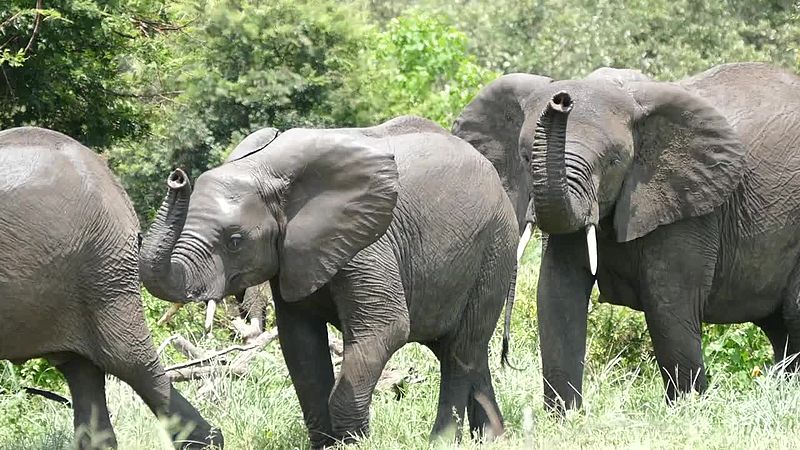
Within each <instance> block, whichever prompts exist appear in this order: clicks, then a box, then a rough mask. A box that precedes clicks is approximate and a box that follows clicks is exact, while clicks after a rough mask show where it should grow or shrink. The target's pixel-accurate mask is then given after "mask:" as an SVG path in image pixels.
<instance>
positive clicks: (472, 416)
mask: <svg viewBox="0 0 800 450" xmlns="http://www.w3.org/2000/svg"><path fill="white" fill-rule="evenodd" d="M467 417H468V418H469V428H470V432H471V434H472V438H473V439H475V440H476V441H481V440H483V439H486V440H491V439H492V438H494V437H498V436H500V435H502V434H503V432H504V429H505V427H504V425H503V416H502V414H501V413H500V407H499V406H498V405H497V400H496V398H495V394H494V387H492V376H491V374H490V373H489V367H488V366H487V367H486V369H485V370H484V371H483V373H482V374H481V376H480V379H479V380H478V381H477V382H476V383H475V384H473V386H472V392H471V394H470V396H469V399H468V400H467ZM487 431H488V432H489V433H490V434H487Z"/></svg>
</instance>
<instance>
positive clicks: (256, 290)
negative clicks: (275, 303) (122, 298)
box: [158, 127, 279, 340]
mask: <svg viewBox="0 0 800 450" xmlns="http://www.w3.org/2000/svg"><path fill="white" fill-rule="evenodd" d="M278 133H279V131H278V130H277V129H275V128H271V127H268V128H261V129H259V130H257V131H255V132H253V133H250V134H249V135H247V136H246V137H245V139H244V140H243V141H242V142H240V143H239V144H238V145H237V146H236V147H235V148H234V149H233V150H232V151H231V153H230V154H229V155H228V157H227V158H226V159H225V161H224V162H223V163H226V162H230V161H236V160H237V159H241V158H244V157H245V156H247V155H249V154H251V153H253V152H257V151H259V150H262V149H263V148H264V147H266V146H267V145H269V144H270V143H271V142H272V141H274V140H275V138H276V137H278ZM233 297H234V298H235V299H236V303H237V307H238V309H239V317H240V318H241V319H243V320H244V321H245V322H246V325H245V326H244V327H243V329H242V330H241V331H242V337H243V338H244V339H245V340H251V339H254V338H255V337H257V336H258V335H259V334H261V333H262V332H263V331H264V320H265V319H266V314H267V304H268V302H269V299H270V293H269V288H268V286H267V283H262V284H261V285H258V286H253V287H249V288H247V289H245V290H242V291H240V292H236V293H234V294H233ZM183 305H184V304H183V303H174V304H173V305H172V306H171V307H170V308H169V309H168V310H167V311H166V312H165V313H164V315H163V316H161V318H160V319H159V320H158V325H163V324H165V323H167V322H169V321H170V320H171V319H172V317H173V316H174V315H175V313H177V312H178V311H179V310H180V309H181V308H182V307H183ZM216 310H217V305H216V301H214V300H212V301H210V302H209V304H208V307H207V310H206V320H205V329H206V331H210V329H211V326H212V324H213V320H214V314H215V313H216Z"/></svg>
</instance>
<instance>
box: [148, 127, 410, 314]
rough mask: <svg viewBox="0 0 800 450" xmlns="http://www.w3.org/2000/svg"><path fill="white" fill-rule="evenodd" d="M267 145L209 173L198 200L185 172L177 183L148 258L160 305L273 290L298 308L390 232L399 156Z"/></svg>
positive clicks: (293, 133) (323, 138)
mask: <svg viewBox="0 0 800 450" xmlns="http://www.w3.org/2000/svg"><path fill="white" fill-rule="evenodd" d="M257 133H258V132H257ZM273 137H274V136H273ZM256 140H258V139H256ZM246 141H247V139H246V140H245V142H246ZM262 141H264V142H261V141H259V142H260V143H258V142H257V143H256V144H257V145H255V146H254V147H253V151H249V152H245V155H244V156H243V157H242V158H240V159H237V160H235V161H232V162H228V163H226V164H223V165H222V166H220V167H217V168H214V169H212V170H209V171H207V172H205V173H203V174H202V175H201V176H200V177H199V178H198V179H197V183H196V186H195V190H194V192H192V191H191V188H190V186H189V181H188V179H187V177H186V175H185V174H184V173H183V172H182V171H181V170H180V169H178V170H175V171H174V172H173V173H172V174H171V175H170V176H169V179H168V181H167V185H168V188H169V190H168V192H167V195H166V197H165V199H164V202H163V204H162V205H161V208H160V210H159V212H158V216H157V218H156V220H155V222H154V223H153V225H152V226H151V228H150V230H149V231H148V233H147V235H146V236H145V238H144V241H143V244H142V249H141V252H140V261H139V266H140V274H141V279H142V282H143V283H144V285H145V287H147V289H148V290H150V292H152V293H153V294H154V295H155V296H157V297H160V298H162V299H165V300H169V301H173V302H179V303H182V302H188V301H200V302H203V301H205V302H210V301H216V300H218V299H220V298H222V297H223V296H225V295H230V294H234V293H238V292H242V291H243V290H244V289H246V288H247V287H250V286H254V285H257V284H259V283H262V282H264V281H267V280H273V282H274V281H277V282H278V284H279V286H280V295H281V297H282V298H283V299H284V300H286V301H294V300H298V299H301V298H303V297H305V296H307V295H309V294H311V293H313V292H314V291H316V290H317V289H318V288H319V287H321V286H322V285H324V284H325V283H327V282H328V281H329V280H330V278H331V277H332V276H333V275H334V274H335V273H336V272H337V271H338V270H339V269H341V268H342V267H343V266H344V265H345V264H347V262H348V261H349V260H350V259H351V258H352V257H353V256H354V255H355V254H356V253H357V252H359V251H360V250H362V249H363V248H365V247H366V246H368V245H370V244H372V243H373V242H374V241H375V240H377V239H378V238H379V237H380V236H381V235H382V234H383V233H384V232H385V231H386V229H387V227H388V226H389V223H390V222H391V219H392V213H393V210H394V207H395V203H396V201H397V179H398V175H397V167H396V165H395V162H394V155H393V153H392V152H391V151H389V150H388V149H385V148H382V147H378V146H373V145H370V144H371V142H370V141H369V140H368V139H366V138H364V137H363V136H356V135H354V134H352V133H351V134H347V133H343V132H339V131H335V130H329V131H325V130H304V129H293V130H289V131H287V132H285V133H283V134H281V135H280V136H279V137H277V138H275V139H274V141H272V138H270V139H269V140H268V141H271V143H270V144H269V147H268V150H266V151H260V149H262V148H264V147H266V143H268V142H267V140H262ZM245 142H243V144H244V143H245ZM253 142H255V141H253Z"/></svg>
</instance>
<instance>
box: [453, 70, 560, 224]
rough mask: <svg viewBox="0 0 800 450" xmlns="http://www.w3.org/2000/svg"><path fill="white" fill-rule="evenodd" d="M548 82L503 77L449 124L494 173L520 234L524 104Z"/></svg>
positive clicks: (524, 178) (521, 76)
mask: <svg viewBox="0 0 800 450" xmlns="http://www.w3.org/2000/svg"><path fill="white" fill-rule="evenodd" d="M552 81H553V80H552V79H550V78H547V77H543V76H539V75H530V74H526V73H512V74H508V75H503V76H502V77H500V78H498V79H496V80H494V81H492V82H491V83H489V84H488V85H486V86H485V87H484V88H483V89H481V91H480V92H478V95H476V96H475V98H474V99H473V100H472V101H471V102H470V103H469V104H468V105H467V106H466V107H465V108H464V110H463V111H462V112H461V114H460V115H459V116H458V118H457V119H456V120H455V122H454V123H453V134H454V135H456V136H458V137H460V138H461V139H463V140H465V141H467V142H469V143H470V144H471V145H472V146H473V147H475V149H477V150H478V151H479V152H480V153H481V154H482V155H483V156H485V157H486V158H487V159H488V160H489V161H490V162H491V163H492V165H493V166H494V168H495V169H496V170H497V173H498V174H499V175H500V180H501V181H502V183H503V188H504V189H505V191H506V193H507V194H508V196H509V198H510V199H511V203H512V204H513V206H514V210H515V211H516V213H517V219H518V221H519V222H520V223H519V226H520V232H521V231H522V228H524V226H525V223H524V222H525V220H524V219H525V211H526V210H527V208H528V195H527V190H528V182H527V176H528V170H527V167H526V165H525V164H523V162H522V160H521V156H520V153H519V133H520V130H521V129H522V124H523V122H525V110H524V106H525V101H526V99H528V98H529V97H531V96H532V95H533V94H534V93H535V92H536V91H538V90H540V89H542V88H544V87H545V86H546V85H548V84H549V83H551V82H552ZM515 197H516V198H515Z"/></svg>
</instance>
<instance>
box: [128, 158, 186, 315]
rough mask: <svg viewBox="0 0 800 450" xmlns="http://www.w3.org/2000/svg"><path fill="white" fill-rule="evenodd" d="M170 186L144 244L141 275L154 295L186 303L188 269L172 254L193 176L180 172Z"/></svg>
mask: <svg viewBox="0 0 800 450" xmlns="http://www.w3.org/2000/svg"><path fill="white" fill-rule="evenodd" d="M167 186H168V187H169V191H168V192H167V195H166V197H164V202H163V203H162V204H161V208H159V210H158V215H157V216H156V220H155V221H154V222H153V224H152V225H151V226H150V229H149V230H148V231H147V235H146V236H145V238H144V241H143V242H142V248H141V251H140V253H139V276H140V277H141V280H142V283H143V284H144V286H145V287H146V288H147V290H148V291H150V293H151V294H153V295H154V296H156V297H158V298H160V299H163V300H169V301H172V302H186V301H187V300H188V298H187V295H186V268H185V267H184V265H183V264H182V263H181V262H179V261H176V260H175V259H174V258H173V257H172V251H173V249H174V248H175V243H176V242H177V241H178V237H179V236H180V234H181V231H182V230H183V225H184V223H185V222H186V213H187V211H188V209H189V196H190V195H191V193H192V187H191V185H190V184H189V177H187V176H186V174H185V173H184V172H183V171H182V170H180V169H176V170H175V171H173V172H172V173H171V174H170V176H169V178H168V179H167Z"/></svg>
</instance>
